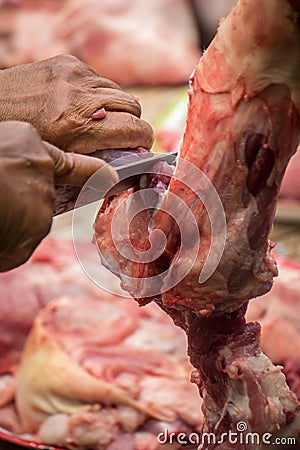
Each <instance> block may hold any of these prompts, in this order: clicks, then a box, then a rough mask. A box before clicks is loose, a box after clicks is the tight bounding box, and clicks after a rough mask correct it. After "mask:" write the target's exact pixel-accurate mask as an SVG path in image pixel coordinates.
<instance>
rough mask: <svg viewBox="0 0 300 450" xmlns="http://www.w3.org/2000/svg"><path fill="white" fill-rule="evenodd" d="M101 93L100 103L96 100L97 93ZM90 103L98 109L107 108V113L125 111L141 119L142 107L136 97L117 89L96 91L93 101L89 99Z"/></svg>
mask: <svg viewBox="0 0 300 450" xmlns="http://www.w3.org/2000/svg"><path fill="white" fill-rule="evenodd" d="M98 92H99V103H98V102H97V101H95V100H96V96H97V93H98ZM89 100H90V101H89V103H90V102H91V100H92V103H95V104H96V105H97V109H100V108H105V109H106V110H107V111H124V112H128V113H130V114H133V115H134V116H137V117H141V113H142V110H141V105H140V103H139V101H138V100H137V98H136V97H134V95H131V94H128V93H127V92H124V91H119V90H116V89H103V88H101V90H99V91H97V90H95V91H94V94H93V97H92V99H89Z"/></svg>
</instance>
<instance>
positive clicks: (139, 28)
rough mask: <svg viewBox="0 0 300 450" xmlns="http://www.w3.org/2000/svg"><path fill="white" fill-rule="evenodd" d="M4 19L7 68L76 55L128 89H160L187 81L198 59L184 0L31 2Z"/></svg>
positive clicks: (10, 7) (9, 8)
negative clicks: (140, 85) (130, 87)
mask: <svg viewBox="0 0 300 450" xmlns="http://www.w3.org/2000/svg"><path fill="white" fill-rule="evenodd" d="M2 3H3V2H2ZM5 5H6V6H5ZM0 7H1V4H0ZM0 15H1V23H0V36H1V39H0V67H2V68H5V67H11V66H14V65H17V64H22V63H27V62H33V61H37V60H40V59H44V58H47V57H50V56H55V55H57V54H60V53H70V54H73V55H75V56H77V57H79V58H80V59H82V60H83V61H84V62H86V63H87V64H90V65H91V66H92V67H93V68H95V69H96V70H97V71H99V73H100V74H101V75H102V76H104V77H107V78H110V79H113V80H114V81H116V82H118V83H121V84H123V85H129V84H130V85H133V84H135V85H137V84H151V85H155V84H159V85H161V84H175V83H186V82H187V81H188V77H189V74H190V72H191V71H192V69H193V67H194V65H195V64H196V62H197V60H198V58H199V56H200V49H199V47H198V32H197V27H196V24H195V22H194V20H193V16H192V11H191V10H190V8H189V5H188V4H187V3H186V2H185V0H163V1H162V0H152V1H151V2H148V1H147V0H131V1H128V0H114V1H112V0H105V1H104V0H102V1H101V2H99V1H98V0H88V1H85V2H82V0H64V1H57V0H56V1H51V0H48V1H46V2H37V1H27V0H26V1H24V2H22V1H20V2H4V5H3V6H2V7H1V10H0ZM120 68H121V70H120Z"/></svg>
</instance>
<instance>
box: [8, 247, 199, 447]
mask: <svg viewBox="0 0 300 450" xmlns="http://www.w3.org/2000/svg"><path fill="white" fill-rule="evenodd" d="M81 245H82V249H81V253H82V254H85V255H86V257H87V258H88V252H89V248H90V247H89V246H88V245H87V244H85V243H81ZM0 282H1V284H0V286H1V304H0V337H1V338H0V342H1V358H0V438H1V436H2V434H1V427H2V428H3V429H6V430H9V431H11V432H14V433H17V434H18V435H19V436H20V438H22V439H25V441H24V442H23V444H25V443H26V442H28V440H30V441H33V442H42V443H44V444H48V445H57V446H62V447H67V448H72V449H73V448H74V447H75V448H77V449H93V450H103V449H109V450H119V449H121V448H122V449H124V450H132V449H135V448H141V449H145V450H157V449H158V448H159V442H158V440H157V435H158V434H159V433H162V432H163V431H164V428H165V427H166V426H167V427H168V429H169V430H170V431H171V432H174V433H179V432H185V433H186V434H187V435H188V434H190V433H191V432H195V431H197V430H198V431H199V430H200V425H201V416H200V415H199V408H200V405H199V399H198V398H197V395H196V387H195V386H193V385H191V384H190V383H189V382H188V380H189V378H190V374H191V371H192V367H191V365H190V363H189V361H188V359H187V356H186V352H185V348H186V338H185V336H184V334H183V333H182V331H181V330H180V329H179V328H176V327H174V326H173V324H172V321H171V320H170V319H169V318H168V317H167V316H166V315H165V314H164V313H163V312H162V311H161V310H160V309H159V308H158V307H157V306H156V305H155V304H153V305H149V307H147V308H143V309H141V308H139V307H138V305H137V304H135V303H134V302H128V300H127V299H124V298H122V297H119V296H116V295H112V294H109V293H107V292H105V291H102V290H100V289H99V288H98V287H96V286H95V285H93V283H91V281H90V280H89V279H88V278H87V277H86V276H85V274H84V273H83V272H82V269H81V267H80V265H79V263H78V261H77V259H76V257H75V254H74V250H73V246H72V243H71V242H64V241H62V242H60V241H55V240H53V239H47V240H46V241H45V242H44V243H43V244H42V245H41V246H40V247H39V248H38V250H37V251H36V252H35V254H34V255H33V257H32V258H31V260H30V261H29V263H27V264H26V265H25V266H22V267H20V268H18V269H16V270H14V271H11V272H8V273H5V274H1V275H0ZM30 329H31V331H30ZM29 331H30V333H29ZM28 334H29V336H28ZM25 341H26V345H25V346H24V343H25ZM23 347H24V348H23ZM20 358H21V362H20ZM166 421H167V422H166ZM5 436H7V437H9V436H8V435H4V437H5ZM21 444H22V442H21ZM175 448H178V447H175Z"/></svg>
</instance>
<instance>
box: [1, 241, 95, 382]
mask: <svg viewBox="0 0 300 450" xmlns="http://www.w3.org/2000/svg"><path fill="white" fill-rule="evenodd" d="M82 246H84V247H86V249H84V251H85V252H88V246H87V245H85V244H84V243H83V244H82ZM62 292H64V294H65V295H80V294H83V295H96V294H95V292H96V287H95V286H94V285H93V284H92V283H90V280H89V279H88V278H87V277H86V276H85V275H84V274H82V269H81V266H80V264H79V263H78V262H77V260H76V256H75V252H74V251H73V249H72V246H71V244H70V243H67V242H62V243H59V242H58V241H56V240H54V239H47V241H45V242H43V243H42V244H41V245H40V246H39V248H38V249H37V251H36V252H35V253H34V255H33V256H32V258H31V259H30V261H29V262H28V263H27V264H25V265H24V266H22V267H19V268H17V269H15V270H12V271H10V272H6V273H1V274H0V296H1V302H0V336H1V339H0V354H1V358H0V376H1V375H3V374H13V373H14V371H15V368H16V366H17V364H18V362H19V358H20V352H21V349H22V347H23V345H24V342H25V339H26V337H27V335H28V332H29V330H30V328H31V326H32V323H33V320H34V318H35V316H36V315H37V313H38V311H39V310H40V309H41V308H42V307H44V306H45V305H47V303H49V302H50V301H51V300H53V299H54V298H56V297H59V296H61V293H62Z"/></svg>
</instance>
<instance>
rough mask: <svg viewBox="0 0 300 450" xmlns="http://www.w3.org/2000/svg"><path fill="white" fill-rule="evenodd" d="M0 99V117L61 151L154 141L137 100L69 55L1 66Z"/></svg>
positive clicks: (90, 149) (0, 119) (141, 143)
mask: <svg viewBox="0 0 300 450" xmlns="http://www.w3.org/2000/svg"><path fill="white" fill-rule="evenodd" d="M120 70H121V69H120ZM0 100H1V101H0V121H7V120H18V121H25V122H29V123H31V124H32V125H33V126H34V127H35V128H36V129H37V131H38V132H39V134H40V136H41V137H42V139H44V140H45V141H48V142H50V143H51V144H53V145H56V146H57V147H59V148H61V149H62V150H64V151H68V152H77V153H92V152H94V151H96V150H102V149H111V148H137V147H144V148H146V149H149V148H150V147H151V145H152V142H153V132H152V128H151V127H150V125H149V124H148V123H147V122H145V121H143V120H142V119H140V115H141V107H140V104H139V102H138V100H137V99H136V98H135V97H134V96H132V95H130V94H128V93H126V92H124V91H123V90H122V89H121V88H120V86H118V85H117V84H116V83H114V82H113V81H110V80H108V79H105V78H102V77H101V76H100V75H99V74H98V73H97V72H96V71H94V70H93V69H92V68H91V67H89V66H87V65H86V64H84V63H83V62H81V61H80V60H79V59H77V58H75V57H73V56H68V55H60V56H55V57H53V58H49V59H46V60H44V61H40V62H36V63H32V64H24V65H21V66H16V67H13V68H10V69H6V70H2V71H0ZM102 109H103V110H102ZM99 110H100V113H98V114H97V111H99Z"/></svg>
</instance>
